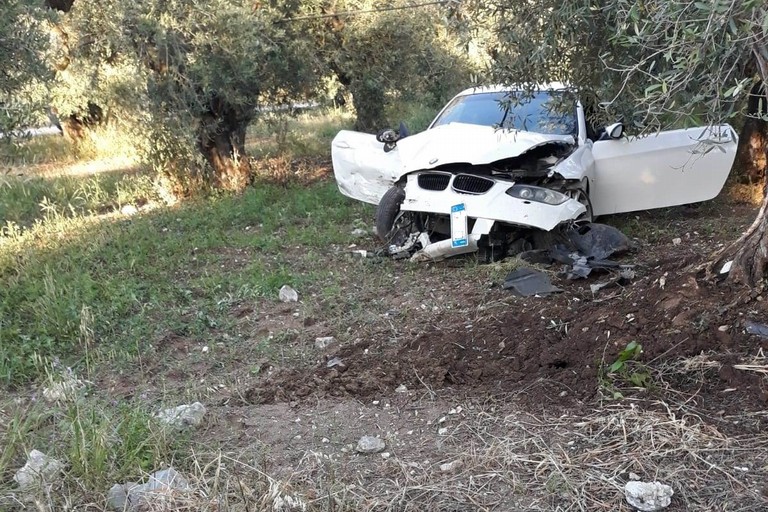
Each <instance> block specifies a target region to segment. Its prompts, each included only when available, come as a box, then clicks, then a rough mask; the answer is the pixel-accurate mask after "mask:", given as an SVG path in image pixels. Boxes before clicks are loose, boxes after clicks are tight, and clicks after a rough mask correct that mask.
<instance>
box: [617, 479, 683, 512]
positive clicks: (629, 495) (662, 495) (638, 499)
mask: <svg viewBox="0 0 768 512" xmlns="http://www.w3.org/2000/svg"><path fill="white" fill-rule="evenodd" d="M673 494H674V491H673V490H672V487H670V486H668V485H665V484H662V483H659V482H650V483H649V482H637V481H629V482H627V484H626V485H625V486H624V496H625V497H626V499H627V503H629V504H630V505H631V506H633V507H635V508H636V509H637V510H640V511H642V512H657V511H658V510H663V509H665V508H667V507H668V506H669V504H670V503H671V501H672V495H673Z"/></svg>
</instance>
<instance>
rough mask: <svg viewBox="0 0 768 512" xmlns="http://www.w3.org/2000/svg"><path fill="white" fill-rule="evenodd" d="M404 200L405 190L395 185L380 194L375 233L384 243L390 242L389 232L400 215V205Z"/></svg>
mask: <svg viewBox="0 0 768 512" xmlns="http://www.w3.org/2000/svg"><path fill="white" fill-rule="evenodd" d="M404 200H405V190H403V189H402V188H400V187H397V186H395V187H392V188H390V189H389V190H387V192H386V193H385V194H384V195H383V196H381V201H379V206H377V207H376V234H377V235H379V238H381V240H382V241H383V242H385V243H389V242H390V238H391V237H390V233H391V231H392V227H393V226H394V225H395V220H396V219H397V217H398V216H399V215H400V205H401V204H403V201H404Z"/></svg>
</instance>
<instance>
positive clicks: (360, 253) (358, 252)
mask: <svg viewBox="0 0 768 512" xmlns="http://www.w3.org/2000/svg"><path fill="white" fill-rule="evenodd" d="M350 254H351V255H352V256H353V257H355V258H360V259H361V260H364V259H365V258H367V257H368V251H366V250H365V249H356V250H354V251H352V252H351V253H350Z"/></svg>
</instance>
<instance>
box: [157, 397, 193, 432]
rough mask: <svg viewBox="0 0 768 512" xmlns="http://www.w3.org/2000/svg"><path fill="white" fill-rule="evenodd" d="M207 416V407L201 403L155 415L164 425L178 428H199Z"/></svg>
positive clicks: (173, 408) (166, 410) (185, 405)
mask: <svg viewBox="0 0 768 512" xmlns="http://www.w3.org/2000/svg"><path fill="white" fill-rule="evenodd" d="M203 416H205V406H204V405H203V404H201V403H200V402H195V403H193V404H191V405H188V404H184V405H179V406H177V407H171V408H170V409H165V410H163V411H160V412H159V413H157V414H155V417H156V418H157V419H159V420H160V421H162V422H163V423H165V424H167V425H170V426H172V427H177V428H189V427H197V426H198V425H200V423H202V421H203Z"/></svg>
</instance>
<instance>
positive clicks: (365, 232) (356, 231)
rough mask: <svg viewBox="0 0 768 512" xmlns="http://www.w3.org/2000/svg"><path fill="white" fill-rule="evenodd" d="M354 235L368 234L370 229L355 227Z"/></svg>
mask: <svg viewBox="0 0 768 512" xmlns="http://www.w3.org/2000/svg"><path fill="white" fill-rule="evenodd" d="M351 234H352V236H357V237H363V236H367V235H368V231H366V230H365V229H360V228H355V229H353V230H352V233H351Z"/></svg>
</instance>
